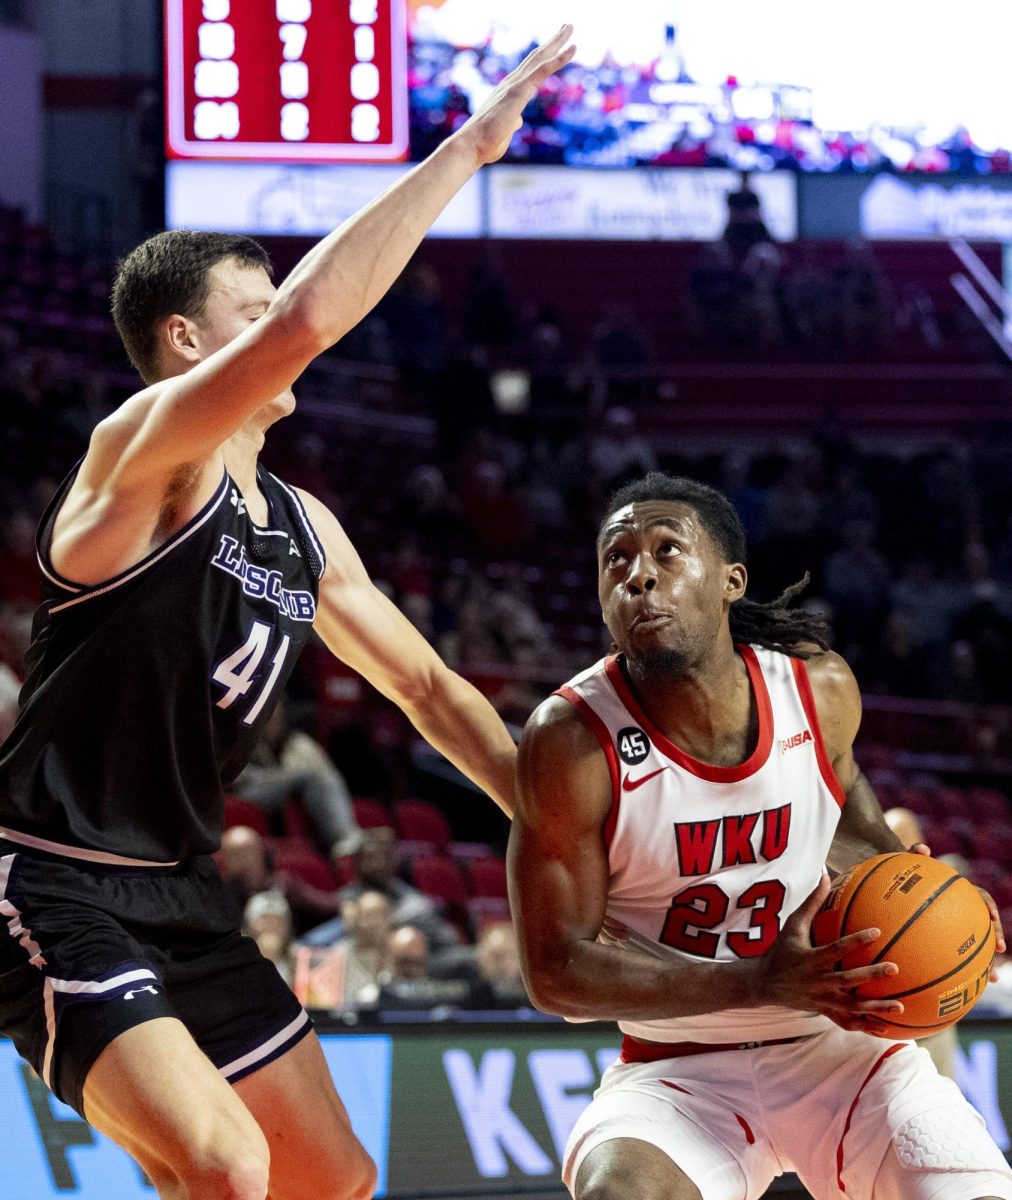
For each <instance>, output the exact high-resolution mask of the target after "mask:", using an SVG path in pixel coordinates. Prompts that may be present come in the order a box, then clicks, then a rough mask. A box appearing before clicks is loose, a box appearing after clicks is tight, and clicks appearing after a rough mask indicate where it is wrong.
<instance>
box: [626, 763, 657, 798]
mask: <svg viewBox="0 0 1012 1200" xmlns="http://www.w3.org/2000/svg"><path fill="white" fill-rule="evenodd" d="M667 769H668V768H667V767H658V768H657V770H656V771H651V772H650V774H649V775H643V776H642V777H641V778H639V779H633V777H632V776H631V775H627V776H626V777H625V779H623V780H622V791H623V792H635V791H636V789H637V788H638V787H642V786H643V785H644V784H645V783H649V782H650V780H651V779H655V778H656V777H657V776H658V775H660V774H661V772H662V771H666V770H667Z"/></svg>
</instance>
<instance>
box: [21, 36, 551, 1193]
mask: <svg viewBox="0 0 1012 1200" xmlns="http://www.w3.org/2000/svg"><path fill="white" fill-rule="evenodd" d="M571 32H572V31H571V28H570V27H569V26H565V27H563V29H562V30H560V32H559V34H558V35H557V36H556V37H555V38H553V39H552V40H551V41H549V42H547V43H546V44H545V45H544V46H543V47H541V48H539V49H537V50H536V51H534V52H533V53H532V54H531V55H530V56H529V57H528V58H527V59H526V60H525V62H524V63H523V64H521V66H520V67H519V68H518V69H517V70H516V71H515V72H514V73H513V74H512V75H510V76H509V77H507V78H506V79H505V80H504V81H503V82H502V84H500V86H499V87H498V88H497V89H496V90H495V91H494V92H493V93H492V95H491V96H490V98H489V100H488V101H487V103H486V104H485V105H484V106H483V107H482V108H481V109H480V110H479V112H478V113H477V114H476V115H475V116H474V117H473V118H472V119H471V120H470V121H469V122H468V123H467V124H466V125H465V126H464V127H463V128H462V129H461V130H460V131H459V132H458V133H457V134H455V135H454V136H453V137H451V138H450V139H449V140H448V141H447V142H446V143H444V145H443V146H442V147H441V148H440V149H439V150H437V151H436V152H435V153H434V154H433V155H432V157H431V158H430V159H429V160H428V161H427V162H425V163H424V164H422V165H421V166H420V167H418V168H417V169H416V170H414V171H413V172H411V173H410V174H409V175H407V176H406V177H404V178H403V179H402V180H400V181H399V182H398V183H397V184H396V185H395V186H394V187H392V188H391V189H390V190H389V191H388V192H386V193H385V194H384V195H383V196H382V197H381V198H380V199H379V200H377V201H376V202H374V203H373V204H371V205H370V206H369V207H368V208H367V209H365V210H364V211H363V212H362V213H360V214H359V215H358V216H357V217H355V218H354V219H352V220H351V221H349V222H347V223H346V224H345V225H344V226H342V228H341V229H340V230H338V231H337V232H335V233H333V234H331V235H330V236H329V237H327V238H326V239H325V240H324V241H322V242H321V243H320V244H319V245H318V246H317V247H316V248H315V249H313V250H312V251H311V252H310V253H309V254H308V255H307V256H306V257H305V258H304V259H303V260H302V262H301V263H299V265H298V266H297V267H296V268H295V270H294V271H293V272H292V274H291V275H290V276H289V278H288V279H287V280H286V281H285V283H284V284H283V285H282V287H281V288H280V289H279V290H277V291H275V289H274V287H273V286H272V284H271V281H270V277H269V274H268V269H267V266H268V264H267V260H266V257H265V256H264V254H263V252H262V250H261V249H260V248H259V247H258V246H257V245H256V244H255V243H253V242H251V241H249V240H248V239H244V238H221V237H219V236H218V235H203V234H187V233H169V234H161V235H158V236H157V237H155V238H153V239H151V240H150V241H149V242H147V243H145V244H144V245H143V246H141V247H139V248H138V249H137V250H136V251H134V253H133V254H131V255H130V256H129V257H128V258H127V259H126V261H125V262H124V263H123V264H122V266H121V269H120V273H119V276H118V279H117V283H116V288H115V292H114V313H115V316H116V318H117V324H118V326H119V328H120V331H121V333H122V335H123V338H124V342H125V344H126V346H127V350H128V352H129V353H130V355H131V358H132V360H133V361H134V363H135V365H136V366H137V367H138V368H139V369H140V371H141V374H142V375H143V376H144V379H145V382H146V383H147V384H148V385H149V386H148V387H147V388H146V389H145V390H144V391H142V392H140V393H138V394H137V395H136V396H134V397H133V398H132V399H131V400H129V401H128V402H127V403H126V404H124V405H123V406H122V408H120V409H119V410H118V411H117V412H116V413H114V414H113V415H112V416H111V417H110V418H108V419H107V420H105V421H103V422H102V423H101V424H100V425H99V426H98V428H97V429H96V430H95V432H94V434H93V436H92V438H91V443H90V446H89V449H88V452H87V454H86V455H85V457H84V459H83V460H82V461H81V462H80V463H79V464H78V466H77V467H76V468H75V470H74V472H73V473H72V474H71V476H70V477H69V479H68V480H67V481H66V482H65V483H64V485H63V486H62V487H61V489H60V491H59V492H58V494H57V496H56V499H55V500H54V501H53V504H52V505H51V506H50V509H49V511H48V512H47V514H46V516H45V518H44V520H43V523H42V527H41V529H40V535H39V557H40V562H41V565H42V570H43V572H44V574H45V577H46V591H45V598H44V600H43V603H42V605H41V607H40V609H39V611H38V613H37V615H36V621H35V628H34V639H33V645H32V650H31V655H30V661H29V672H28V677H27V679H26V683H25V687H24V690H23V693H22V698H21V700H22V707H21V712H20V715H19V718H18V722H17V725H16V727H15V729H14V731H13V733H12V734H11V736H10V738H9V739H8V741H7V742H6V743H5V744H4V746H3V748H2V751H0V1030H2V1031H3V1032H4V1033H6V1034H8V1035H9V1036H10V1037H11V1038H12V1039H13V1040H14V1042H15V1043H16V1045H17V1047H18V1049H19V1051H20V1052H21V1054H22V1055H23V1056H24V1057H25V1058H26V1059H27V1060H28V1061H29V1062H31V1063H32V1065H33V1066H34V1067H35V1068H36V1070H37V1071H38V1072H39V1074H40V1075H41V1076H42V1077H43V1079H44V1080H45V1081H46V1083H47V1084H48V1085H49V1086H50V1087H51V1088H52V1089H53V1091H54V1092H55V1093H56V1094H57V1095H58V1096H60V1097H61V1098H62V1099H64V1100H65V1101H67V1102H68V1103H70V1104H71V1105H72V1106H73V1107H74V1108H75V1109H76V1110H77V1111H78V1112H80V1113H82V1114H83V1115H84V1116H85V1117H86V1118H87V1119H88V1120H89V1121H90V1122H91V1123H92V1124H93V1125H95V1126H96V1127H97V1128H99V1129H100V1130H102V1131H103V1132H104V1133H106V1134H108V1135H109V1136H110V1137H111V1138H113V1140H115V1141H116V1142H118V1143H119V1144H120V1145H121V1146H123V1147H125V1148H126V1149H127V1150H128V1151H129V1152H130V1153H131V1154H133V1155H134V1156H135V1157H136V1159H137V1160H138V1162H140V1164H141V1165H142V1166H143V1167H144V1169H145V1170H146V1171H147V1173H148V1175H149V1176H150V1178H151V1179H152V1181H153V1182H154V1184H155V1186H156V1187H157V1189H158V1191H159V1193H160V1194H161V1195H162V1196H164V1197H173V1198H179V1200H182V1198H184V1197H185V1198H186V1200H264V1197H265V1196H266V1195H268V1194H269V1195H270V1197H271V1198H272V1200H337V1198H338V1197H341V1198H361V1197H365V1196H370V1195H372V1191H373V1187H374V1183H375V1178H376V1176H375V1169H374V1167H373V1165H372V1163H371V1162H370V1160H369V1158H368V1156H367V1155H366V1153H365V1151H364V1150H363V1149H362V1147H361V1145H360V1144H359V1143H358V1141H357V1140H356V1138H355V1136H354V1134H353V1133H352V1131H351V1129H350V1127H349V1124H348V1120H347V1116H346V1114H345V1111H344V1108H343V1106H342V1104H341V1101H340V1099H339V1098H338V1095H337V1093H336V1091H335V1090H334V1087H333V1084H332V1083H331V1080H330V1077H329V1075H328V1072H327V1069H326V1066H325V1063H324V1059H323V1055H322V1053H321V1051H320V1047H319V1044H318V1042H317V1040H316V1038H315V1035H313V1034H312V1033H311V1031H310V1025H309V1020H308V1017H307V1016H306V1014H305V1013H304V1012H303V1011H302V1010H301V1008H300V1007H299V1005H298V1004H297V1003H296V1002H295V1000H294V998H293V997H292V996H291V994H290V993H289V992H288V990H287V988H286V987H285V986H284V985H283V983H282V982H281V980H280V977H279V976H278V975H277V972H276V971H275V970H274V968H273V967H272V966H271V965H270V964H268V963H267V962H266V960H264V959H262V958H261V957H260V956H259V952H258V951H256V950H255V948H254V946H253V945H252V943H251V942H249V941H248V940H247V939H244V938H241V937H240V936H239V934H238V932H237V927H238V922H239V914H238V913H237V912H236V911H235V910H234V908H233V907H232V902H231V901H230V900H229V898H228V895H227V893H226V892H225V890H224V885H223V884H222V882H221V880H220V879H219V878H218V877H217V875H216V872H215V870H214V867H213V864H212V862H211V859H210V858H209V855H210V854H211V853H212V852H213V851H214V850H215V849H216V848H217V846H218V842H219V835H220V832H221V825H222V808H223V803H222V789H223V785H226V784H227V783H228V782H229V781H230V780H231V779H232V778H233V777H234V776H235V775H236V774H237V773H238V772H239V770H240V769H241V768H242V766H243V765H244V764H245V763H246V761H247V759H248V758H249V755H250V753H251V751H252V748H253V745H254V743H255V741H256V740H257V738H258V736H259V735H260V732H261V730H262V728H263V726H264V724H265V722H266V720H267V718H268V716H269V714H270V712H271V709H272V707H273V705H274V703H275V702H276V700H277V698H278V696H279V695H280V693H281V690H282V687H283V685H284V681H285V679H286V677H287V675H288V673H289V671H290V670H291V667H292V664H293V662H294V661H295V658H296V655H297V653H298V651H299V649H300V647H301V646H302V645H303V643H304V642H305V640H306V639H307V637H308V636H309V632H310V630H311V629H315V630H316V632H317V633H318V634H319V635H320V637H321V638H322V639H323V641H324V642H325V643H326V644H327V645H328V647H329V648H330V649H331V650H332V651H333V652H334V653H335V654H336V655H337V656H338V657H340V658H341V659H343V660H344V661H345V662H347V663H348V664H350V666H352V667H353V668H355V669H356V670H358V671H360V672H361V674H363V675H364V676H365V677H366V678H367V679H369V680H370V681H371V682H372V683H373V684H374V685H375V686H376V687H377V688H379V690H380V691H382V692H384V693H385V694H386V695H387V696H388V697H390V698H391V699H392V700H394V701H395V702H396V703H397V704H399V705H400V706H401V708H402V709H403V710H404V711H405V712H406V713H407V714H408V716H409V717H410V718H411V719H412V721H413V722H414V724H415V726H416V727H417V728H418V729H419V730H420V731H421V733H422V734H424V736H425V737H427V738H428V739H429V741H430V742H431V743H432V744H433V745H434V746H436V747H437V748H438V749H440V750H441V751H443V753H445V754H446V755H447V757H448V758H450V759H451V760H452V761H453V762H455V763H456V764H457V765H458V766H459V767H460V768H461V770H463V771H464V772H465V773H466V774H467V775H469V776H470V777H471V778H472V779H473V780H475V781H476V782H477V783H478V784H480V785H481V786H482V787H483V788H484V789H485V790H486V791H487V792H488V793H489V794H490V795H491V796H493V798H494V799H495V800H496V801H497V803H498V804H499V805H500V806H501V807H502V808H503V809H505V810H506V811H507V812H509V811H510V809H511V803H512V793H513V768H514V747H513V744H512V742H511V739H510V737H509V735H508V734H507V732H506V730H505V728H504V727H503V725H502V723H501V722H500V721H499V719H498V717H497V716H496V715H495V713H494V711H493V710H492V708H491V707H490V706H489V705H488V703H487V702H486V701H485V700H484V699H483V698H482V697H481V696H480V695H479V694H478V693H477V692H476V691H475V690H474V689H473V688H471V687H470V686H469V685H468V684H466V683H465V682H464V681H463V680H461V679H460V678H459V677H457V676H456V675H454V674H453V673H452V672H450V671H449V670H447V668H446V667H445V666H444V665H443V664H442V663H441V662H440V660H439V659H438V658H437V656H436V655H435V654H434V653H433V651H432V650H431V649H430V647H429V646H428V644H427V643H426V642H425V641H424V639H423V638H422V637H421V636H420V635H419V634H418V633H417V632H416V631H415V629H414V628H413V627H412V626H411V625H410V624H409V623H408V621H407V620H406V619H405V618H404V617H403V616H402V615H401V614H400V613H399V612H398V610H397V609H396V608H395V607H394V606H393V605H392V604H390V603H389V602H388V601H387V600H386V599H385V598H384V597H383V595H382V594H381V593H380V592H378V591H377V590H376V589H375V588H374V587H373V586H372V585H371V583H370V581H369V579H368V577H367V575H366V573H365V570H364V568H363V566H362V563H361V562H360V560H359V558H358V556H357V555H356V553H355V551H354V549H353V548H352V546H351V544H350V543H349V541H348V539H347V537H346V536H345V534H344V532H343V531H342V529H341V527H340V526H339V525H338V523H337V521H336V520H335V518H334V517H333V516H332V515H331V513H330V512H329V511H328V510H327V509H326V508H325V507H324V506H323V505H322V504H320V503H319V501H317V500H316V499H314V498H313V497H312V496H310V495H307V494H305V493H303V492H299V491H297V490H296V489H293V488H290V487H288V486H287V485H286V484H284V483H282V482H281V481H280V480H278V479H276V478H274V477H273V476H271V475H270V474H269V473H268V472H266V471H264V470H263V469H261V468H260V467H259V466H258V465H257V455H258V452H259V450H260V447H261V445H262V443H263V440H264V432H265V430H266V429H267V428H268V426H270V425H271V424H273V422H274V421H276V420H278V419H279V418H280V417H283V416H285V415H287V414H288V413H289V412H291V410H292V407H293V405H294V399H293V396H292V392H291V390H290V389H291V386H292V383H293V381H294V380H295V379H296V378H297V377H298V376H299V375H300V374H301V372H302V371H303V369H304V368H305V367H306V365H307V364H308V363H309V362H310V360H311V359H313V358H314V357H315V356H316V355H317V354H319V353H320V352H321V351H322V350H324V349H326V348H327V347H328V346H330V345H332V344H333V343H334V342H336V341H337V340H338V339H339V338H340V337H341V336H342V335H343V334H344V333H345V332H346V331H347V330H349V329H350V328H351V327H352V326H354V325H355V324H356V323H357V322H358V321H359V320H360V319H361V318H362V317H363V316H364V315H365V314H366V313H367V312H368V311H369V310H370V309H371V308H372V306H373V305H374V304H375V303H376V302H377V300H379V298H380V297H381V296H382V295H383V293H384V292H385V291H386V290H387V288H388V287H389V286H390V284H391V283H392V281H393V280H394V279H395V278H396V277H397V275H398V274H399V273H400V271H401V270H402V269H403V267H404V265H405V263H406V262H407V260H408V258H409V257H410V255H411V254H412V252H413V251H414V250H415V248H416V246H417V245H418V243H419V241H420V240H421V238H422V236H423V235H424V233H425V232H426V230H427V229H428V228H429V226H430V225H431V224H432V222H433V220H434V219H435V218H436V216H437V215H438V213H439V212H440V210H441V209H442V208H443V207H444V205H445V204H446V203H447V201H449V199H450V198H451V197H452V196H453V195H454V193H455V192H456V191H457V190H458V189H459V188H460V187H461V185H462V184H463V183H464V182H465V181H466V180H467V179H469V178H470V177H471V175H472V174H474V172H475V171H476V170H477V169H478V168H479V167H480V166H481V165H482V164H483V163H486V162H492V161H494V160H495V159H497V158H499V157H500V156H501V155H502V153H503V152H504V151H505V149H506V146H507V144H508V142H509V139H510V138H511V136H512V135H513V133H514V132H515V131H516V129H517V128H519V125H520V114H521V112H522V110H523V108H524V107H525V105H526V104H527V103H528V102H529V101H530V100H531V99H532V98H533V96H534V95H535V93H536V90H537V88H538V86H539V85H540V83H541V82H542V81H543V80H544V79H545V78H547V76H548V75H550V74H551V73H552V72H553V71H555V70H557V69H558V68H559V67H560V66H562V65H563V64H564V63H566V62H568V61H569V59H570V57H571V56H572V53H573V50H572V48H571V47H570V48H567V45H566V44H567V42H568V39H569V36H570V33H571ZM230 1085H231V1086H230Z"/></svg>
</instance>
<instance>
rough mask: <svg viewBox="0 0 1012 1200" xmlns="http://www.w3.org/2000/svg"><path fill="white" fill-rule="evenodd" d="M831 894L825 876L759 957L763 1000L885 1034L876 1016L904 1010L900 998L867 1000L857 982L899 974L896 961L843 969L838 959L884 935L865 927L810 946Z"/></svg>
mask: <svg viewBox="0 0 1012 1200" xmlns="http://www.w3.org/2000/svg"><path fill="white" fill-rule="evenodd" d="M828 895H829V878H828V876H826V875H823V877H822V878H821V879H820V881H819V885H818V887H817V888H816V889H815V891H814V892H812V894H811V895H810V896H809V897H808V899H807V900H806V901H805V902H804V904H802V905H801V907H800V908H799V909H798V910H797V911H796V912H794V913H792V914H791V916H790V917H789V918H788V919H787V920H786V921H785V922H784V927H783V929H782V930H781V932H780V936H779V937H778V938H777V940H776V941H775V942H774V943H773V945H772V946H771V947H770V949H769V951H768V952H767V953H766V954H764V955H763V956H762V957H761V958H758V959H756V960H755V963H756V973H757V995H758V1001H759V1003H760V1004H779V1005H783V1006H784V1007H785V1008H794V1009H799V1010H801V1011H802V1012H812V1011H814V1012H819V1013H822V1014H824V1015H825V1016H827V1017H829V1018H830V1020H832V1021H835V1022H836V1024H837V1025H839V1026H841V1028H843V1029H859V1030H863V1031H864V1032H865V1033H867V1032H869V1031H870V1030H872V1029H876V1027H877V1029H878V1031H879V1032H885V1027H884V1026H881V1025H879V1024H878V1023H877V1022H876V1020H875V1018H876V1017H877V1016H879V1015H882V1016H884V1015H885V1014H889V1015H892V1014H894V1013H901V1012H902V1011H903V1005H902V1004H901V1003H900V1001H898V1000H869V999H866V998H865V997H863V996H859V995H857V994H856V992H855V989H856V988H857V987H858V985H859V984H862V983H866V982H868V980H871V979H882V978H885V977H886V976H890V975H895V974H896V973H897V971H898V970H899V968H898V967H897V966H896V964H895V963H891V962H880V963H874V964H873V965H871V966H867V967H853V968H851V969H849V970H841V969H840V962H841V960H842V959H843V958H845V957H846V955H847V954H849V953H850V952H851V951H853V950H856V949H858V948H859V947H860V946H864V945H867V944H868V943H869V942H873V941H874V940H875V939H876V938H877V937H880V936H881V931H880V930H878V929H862V930H860V932H858V933H850V934H848V935H847V936H846V937H842V938H839V939H838V940H837V941H835V942H829V943H827V945H825V946H815V947H813V946H812V922H813V921H814V919H815V915H816V913H817V912H818V911H819V909H820V908H821V907H822V904H823V901H824V900H825V899H826V897H827V896H828Z"/></svg>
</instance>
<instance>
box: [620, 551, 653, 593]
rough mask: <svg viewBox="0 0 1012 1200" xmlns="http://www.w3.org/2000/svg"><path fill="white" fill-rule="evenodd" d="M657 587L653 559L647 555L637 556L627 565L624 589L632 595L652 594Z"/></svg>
mask: <svg viewBox="0 0 1012 1200" xmlns="http://www.w3.org/2000/svg"><path fill="white" fill-rule="evenodd" d="M656 586H657V571H656V567H655V566H654V561H653V559H652V558H651V557H650V556H649V555H647V554H637V555H636V557H635V558H634V559H633V561H632V562H631V563H630V565H629V574H628V575H627V576H626V587H627V588H628V589H629V591H630V592H632V593H633V595H636V596H639V595H641V594H642V593H643V592H652V591H653V589H654V588H655V587H656Z"/></svg>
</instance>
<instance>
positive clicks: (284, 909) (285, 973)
mask: <svg viewBox="0 0 1012 1200" xmlns="http://www.w3.org/2000/svg"><path fill="white" fill-rule="evenodd" d="M242 931H243V933H245V934H246V935H247V937H251V938H252V939H253V940H254V941H255V942H256V944H257V946H258V947H259V949H260V953H261V954H262V955H263V956H264V958H268V959H270V961H271V962H272V963H273V964H274V965H275V966H276V967H277V969H278V972H279V974H280V975H281V978H282V979H284V981H285V983H287V984H288V985H289V987H290V986H291V985H292V983H293V981H294V979H295V947H294V945H293V941H292V938H293V932H294V931H293V924H292V910H291V908H290V907H289V905H288V901H287V900H286V899H285V897H284V895H283V894H282V893H281V892H279V891H276V890H274V889H271V890H269V891H266V892H257V893H255V894H254V895H252V896H250V898H249V900H247V901H246V907H245V909H244V910H243V915H242Z"/></svg>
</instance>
